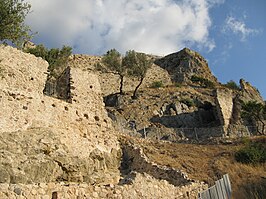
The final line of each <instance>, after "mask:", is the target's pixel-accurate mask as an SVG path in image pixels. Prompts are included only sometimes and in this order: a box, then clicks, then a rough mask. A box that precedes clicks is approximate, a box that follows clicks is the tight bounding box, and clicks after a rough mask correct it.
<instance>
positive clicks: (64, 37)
mask: <svg viewBox="0 0 266 199" xmlns="http://www.w3.org/2000/svg"><path fill="white" fill-rule="evenodd" d="M28 1H29V3H30V4H31V5H32V9H33V12H32V13H31V14H30V15H28V17H27V23H28V24H29V25H30V26H31V27H32V29H33V30H34V31H38V32H39V34H38V35H37V37H36V38H37V39H38V40H39V41H42V42H43V43H46V44H48V45H52V47H55V46H56V47H59V46H61V45H63V44H66V45H71V46H74V47H75V49H76V51H77V52H82V53H92V54H102V53H104V52H106V50H108V49H110V48H116V49H117V50H119V51H121V52H125V51H126V50H129V49H135V50H137V51H142V52H146V53H153V54H167V53H171V52H175V51H177V50H180V49H181V48H183V47H185V46H186V45H187V44H190V45H191V44H192V45H196V46H198V47H202V48H207V49H208V50H212V49H213V48H214V47H215V43H214V41H213V40H212V39H211V38H209V28H210V26H211V20H210V16H209V9H210V7H211V6H213V5H214V4H217V3H222V2H223V0H178V1H174V0H145V1H143V0H130V1H128V0H115V1H114V0H67V1H66V0H45V1H43V0H28Z"/></svg>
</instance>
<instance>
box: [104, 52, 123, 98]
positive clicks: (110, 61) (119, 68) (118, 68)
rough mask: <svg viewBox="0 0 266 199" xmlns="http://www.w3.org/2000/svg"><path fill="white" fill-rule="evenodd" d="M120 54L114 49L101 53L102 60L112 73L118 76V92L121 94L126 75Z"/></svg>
mask: <svg viewBox="0 0 266 199" xmlns="http://www.w3.org/2000/svg"><path fill="white" fill-rule="evenodd" d="M122 59H123V58H122V56H121V54H120V53H119V52H118V51H117V50H116V49H111V50H109V51H107V53H106V54H104V55H103V58H102V62H103V63H104V64H105V66H107V68H109V69H110V70H111V71H112V72H113V73H115V74H118V75H119V77H120V88H119V91H120V92H119V93H120V94H123V81H124V77H125V76H126V71H127V70H126V67H125V65H123V62H122Z"/></svg>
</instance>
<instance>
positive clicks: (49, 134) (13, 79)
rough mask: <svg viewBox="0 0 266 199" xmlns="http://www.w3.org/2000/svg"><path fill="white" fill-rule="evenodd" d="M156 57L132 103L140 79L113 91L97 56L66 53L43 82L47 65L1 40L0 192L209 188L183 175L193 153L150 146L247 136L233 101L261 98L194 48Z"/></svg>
mask: <svg viewBox="0 0 266 199" xmlns="http://www.w3.org/2000/svg"><path fill="white" fill-rule="evenodd" d="M154 59H155V61H154V64H153V65H152V67H151V68H150V69H149V71H148V73H147V76H146V77H145V81H144V83H143V85H142V86H141V90H140V92H139V97H138V99H136V100H133V99H132V98H131V95H132V91H133V90H134V88H135V86H136V85H137V84H138V81H137V80H136V79H134V78H126V79H125V89H124V90H125V91H126V93H125V95H118V94H116V93H117V91H118V90H119V83H118V79H119V77H118V76H117V75H115V74H111V73H106V72H103V71H99V70H98V69H97V63H101V57H98V56H89V55H72V56H71V57H70V59H69V63H68V66H67V67H65V68H64V70H63V72H62V74H60V75H59V76H58V78H57V79H55V80H54V81H53V82H49V81H47V76H48V72H47V68H48V63H47V62H46V61H44V60H42V59H41V58H37V57H35V56H33V55H31V54H27V53H23V52H22V51H20V50H17V49H15V48H12V47H8V46H2V45H1V46H0V104H1V108H2V111H1V112H0V198H16V199H17V198H195V197H196V196H197V193H198V192H199V191H201V190H203V189H206V187H207V185H206V184H205V183H203V182H200V181H202V180H205V182H206V179H203V178H197V177H196V178H195V179H194V178H193V179H192V178H191V177H190V175H187V173H186V172H184V170H185V171H187V172H189V173H190V174H191V176H193V171H194V170H197V169H196V168H194V167H192V166H191V165H190V166H189V164H191V160H190V159H188V161H187V162H186V163H184V162H181V161H182V159H183V156H180V157H179V155H178V156H176V157H175V158H179V159H178V160H179V161H180V164H178V165H179V166H171V165H172V163H173V162H176V161H175V158H174V159H172V158H169V157H168V155H169V154H167V156H162V154H164V153H165V151H160V149H156V147H158V146H160V144H162V143H163V145H164V146H165V150H166V151H167V150H168V149H171V147H172V145H169V146H171V147H170V148H167V147H168V145H167V142H161V140H168V141H175V142H177V141H180V140H185V141H187V140H208V139H210V138H213V137H217V138H222V137H226V136H227V137H234V136H238V133H237V132H241V135H246V134H247V133H249V129H247V128H245V126H244V124H245V123H244V122H245V121H242V119H241V117H240V108H241V106H240V102H241V101H249V100H251V99H256V100H257V101H259V102H263V99H262V98H261V96H260V94H259V92H258V91H257V90H256V89H255V88H254V87H252V85H250V84H249V83H247V82H245V81H244V80H241V81H240V86H241V88H240V89H239V90H232V89H229V88H226V87H225V86H223V85H222V84H220V83H219V82H218V81H217V79H216V78H215V77H214V76H213V75H212V74H211V72H210V70H209V68H208V64H207V62H206V60H205V59H204V58H203V57H202V56H200V55H199V54H198V53H196V52H194V51H192V50H189V49H183V50H181V51H180V52H177V53H173V54H171V55H168V56H166V57H163V58H158V57H154ZM193 76H194V77H199V78H201V79H200V80H208V81H209V82H212V83H213V84H212V86H211V87H208V86H206V85H205V86H202V85H201V84H199V83H198V82H194V81H192V77H193ZM155 81H160V82H162V85H163V86H162V87H160V88H154V87H153V86H152V85H153V83H154V82H155ZM177 83H178V84H177ZM128 135H133V137H132V136H131V137H130V136H128ZM136 137H137V138H136ZM139 137H143V138H147V137H149V138H152V139H151V140H145V139H139ZM153 139H155V140H157V141H155V142H154V141H152V140H153ZM153 146H154V147H153ZM155 146H156V147H155ZM184 146H185V148H186V147H189V146H188V145H184ZM173 147H176V146H173ZM181 147H183V145H182V146H180V150H181ZM159 148H160V147H159ZM199 148H201V147H199ZM221 148H223V147H221ZM154 150H155V151H154ZM171 150H172V149H171ZM185 150H186V149H185ZM204 150H205V151H207V149H204ZM223 150H224V149H223ZM158 153H159V155H158V157H160V158H159V159H156V157H157V156H155V154H158ZM167 153H168V152H167ZM219 153H220V152H219ZM147 154H148V155H147ZM170 156H171V154H170ZM189 156H190V155H189ZM164 157H167V161H166V162H168V163H167V165H166V164H164V163H162V162H164V161H162V160H163V159H164ZM214 157H215V158H216V155H214ZM216 159H217V158H216ZM215 161H216V160H215ZM215 161H213V162H215ZM189 162H190V163H189ZM204 164H205V163H204ZM174 165H175V164H174ZM210 167H211V170H213V171H212V172H213V173H217V171H216V170H215V169H214V163H213V164H212V165H211V166H210ZM219 172H220V171H219ZM262 173H263V172H262ZM261 175H262V174H261ZM194 176H197V175H194ZM214 179H217V175H215V176H214ZM199 180H200V181H199Z"/></svg>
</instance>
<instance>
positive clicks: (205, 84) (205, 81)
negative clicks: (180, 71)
mask: <svg viewBox="0 0 266 199" xmlns="http://www.w3.org/2000/svg"><path fill="white" fill-rule="evenodd" d="M190 80H191V81H192V82H193V83H198V84H200V85H201V86H203V87H205V88H214V83H213V82H212V81H210V80H208V79H206V78H203V77H200V76H197V75H192V77H191V78H190Z"/></svg>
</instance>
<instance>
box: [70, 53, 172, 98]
mask: <svg viewBox="0 0 266 199" xmlns="http://www.w3.org/2000/svg"><path fill="white" fill-rule="evenodd" d="M100 62H101V57H100V56H90V55H73V56H71V57H70V61H69V65H70V66H71V68H80V69H82V70H87V71H94V73H96V74H98V75H99V81H100V84H101V90H102V93H103V95H104V96H106V95H109V94H112V93H117V92H119V86H120V85H119V75H116V74H112V73H105V72H100V71H97V69H96V64H97V63H100ZM155 81H162V83H163V85H165V86H167V85H172V81H171V78H170V75H169V74H168V72H167V71H166V70H165V69H163V68H161V67H159V66H157V65H156V64H153V65H152V67H151V68H150V69H148V71H147V75H146V77H145V78H144V81H143V83H142V85H141V87H142V88H145V87H150V86H151V84H152V83H153V82H155ZM138 83H139V80H137V79H136V78H129V77H125V78H124V88H123V90H124V91H132V90H134V89H135V88H136V86H137V85H138Z"/></svg>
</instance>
